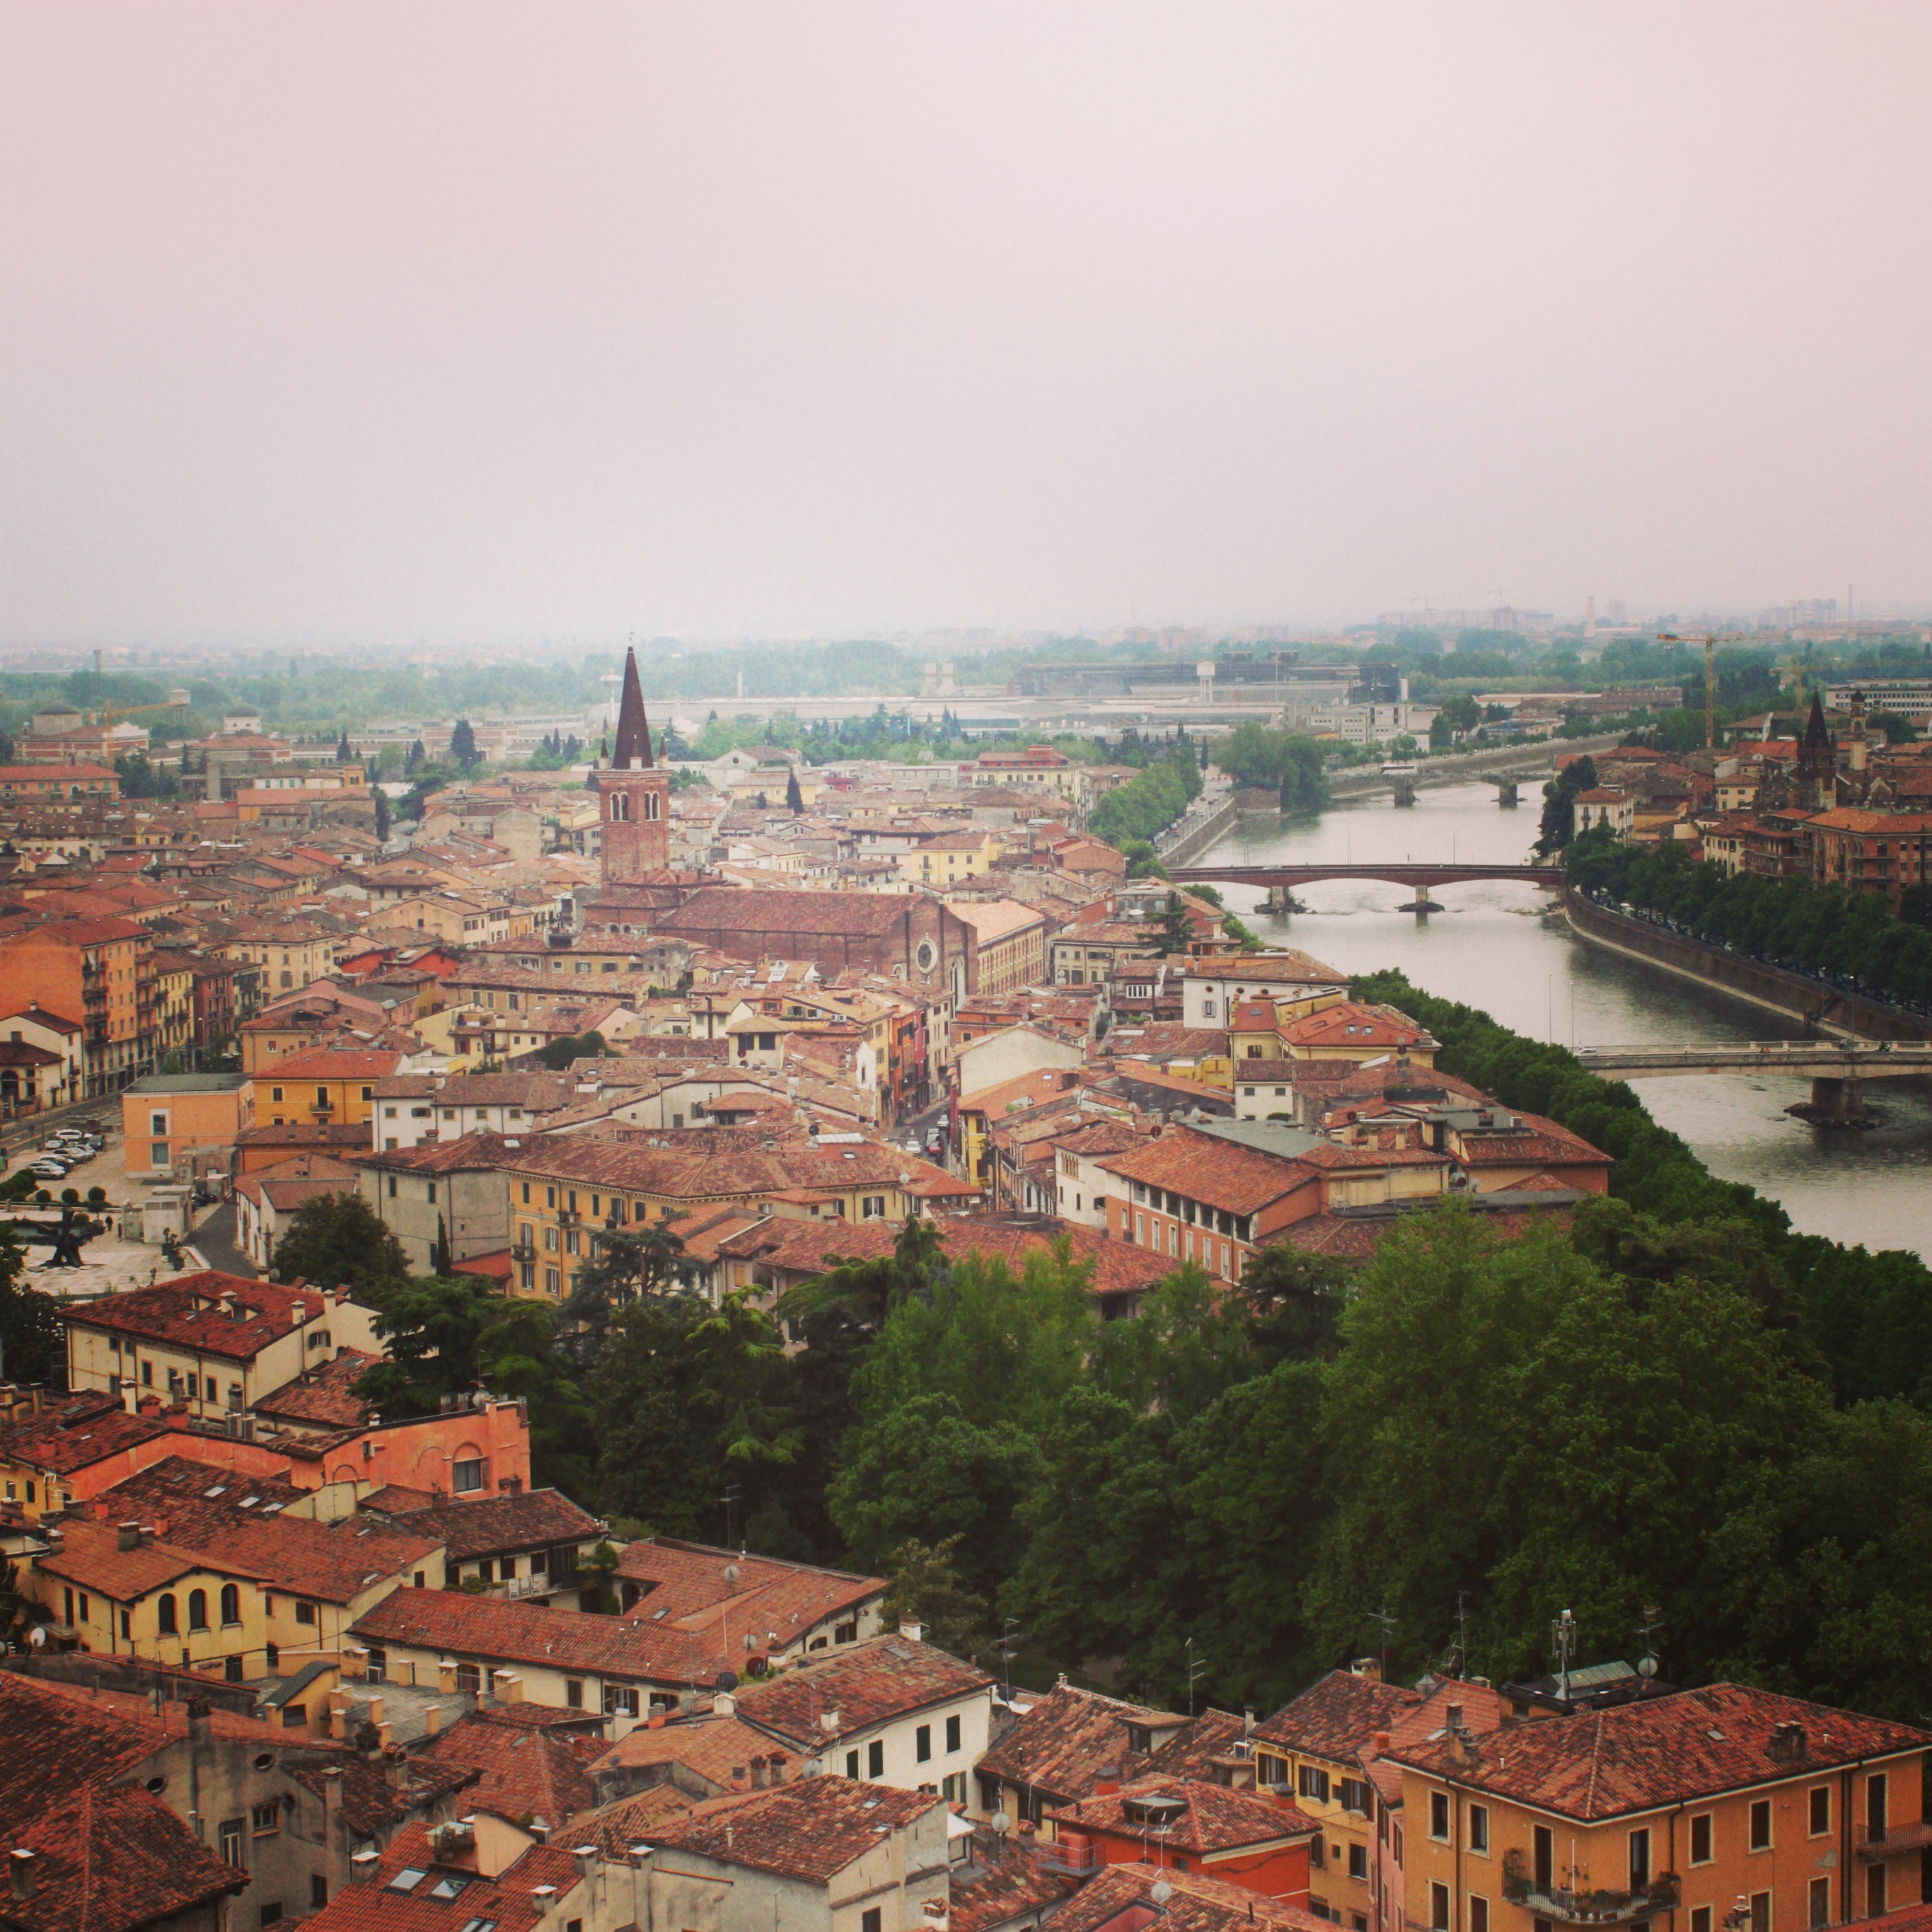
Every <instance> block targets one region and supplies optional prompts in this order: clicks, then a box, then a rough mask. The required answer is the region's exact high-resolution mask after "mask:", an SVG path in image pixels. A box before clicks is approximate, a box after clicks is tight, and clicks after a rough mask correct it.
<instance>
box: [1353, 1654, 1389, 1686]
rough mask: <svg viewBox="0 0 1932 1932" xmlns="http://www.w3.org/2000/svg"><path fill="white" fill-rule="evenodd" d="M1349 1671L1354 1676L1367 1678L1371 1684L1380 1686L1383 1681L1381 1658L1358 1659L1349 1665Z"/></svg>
mask: <svg viewBox="0 0 1932 1932" xmlns="http://www.w3.org/2000/svg"><path fill="white" fill-rule="evenodd" d="M1349 1672H1350V1674H1351V1675H1352V1676H1356V1677H1365V1678H1367V1679H1368V1681H1369V1682H1370V1683H1371V1684H1379V1683H1380V1682H1382V1660H1381V1659H1380V1658H1374V1657H1358V1658H1356V1660H1355V1662H1354V1663H1353V1664H1350V1665H1349Z"/></svg>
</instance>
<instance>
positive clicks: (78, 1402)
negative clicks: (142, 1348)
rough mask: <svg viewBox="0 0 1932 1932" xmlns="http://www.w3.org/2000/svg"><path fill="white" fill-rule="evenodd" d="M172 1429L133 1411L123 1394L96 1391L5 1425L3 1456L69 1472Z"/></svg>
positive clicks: (0, 1432) (56, 1471)
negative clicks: (122, 1399)
mask: <svg viewBox="0 0 1932 1932" xmlns="http://www.w3.org/2000/svg"><path fill="white" fill-rule="evenodd" d="M166 1433H167V1430H166V1427H165V1426H164V1425H163V1424H160V1423H158V1422H157V1421H154V1419H153V1418H152V1417H151V1416H145V1415H129V1414H128V1413H127V1411H126V1409H124V1408H122V1407H121V1403H120V1401H119V1399H118V1397H114V1396H111V1395H108V1394H105V1393H104V1392H103V1391H99V1390H90V1391H86V1393H84V1394H80V1395H77V1396H71V1397H69V1398H68V1400H66V1401H65V1402H56V1403H55V1404H54V1405H53V1406H52V1407H51V1408H49V1409H45V1410H43V1412H41V1413H40V1415H35V1416H30V1417H29V1418H28V1419H27V1420H26V1421H25V1422H17V1423H14V1424H12V1425H11V1426H10V1427H7V1428H5V1429H0V1460H4V1461H6V1462H8V1463H17V1464H19V1465H20V1466H22V1467H23V1468H26V1469H44V1470H46V1471H47V1472H49V1473H50V1474H52V1475H63V1476H64V1475H68V1474H70V1473H71V1472H73V1471H74V1470H76V1469H86V1468H88V1467H89V1466H91V1465H92V1464H93V1463H98V1462H101V1461H104V1460H105V1459H106V1458H107V1457H110V1456H118V1455H119V1454H121V1451H123V1450H124V1449H131V1448H133V1447H134V1446H135V1445H136V1444H137V1443H141V1442H152V1441H153V1440H154V1438H155V1437H156V1436H165V1435H166Z"/></svg>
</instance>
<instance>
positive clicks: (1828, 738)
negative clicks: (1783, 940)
mask: <svg viewBox="0 0 1932 1932" xmlns="http://www.w3.org/2000/svg"><path fill="white" fill-rule="evenodd" d="M629 688H630V687H629V686H628V685H625V690H627V691H628V689H629ZM637 715H639V716H640V717H642V716H643V712H642V711H641V710H640V711H639V712H638V714H637ZM1830 742H1832V733H1831V732H1830V730H1829V728H1828V727H1826V723H1825V705H1824V700H1823V697H1821V696H1820V694H1819V693H1818V692H1817V691H1813V692H1812V694H1811V716H1810V717H1809V718H1807V719H1806V720H1805V743H1806V744H1807V745H1812V746H1817V745H1829V743H1830Z"/></svg>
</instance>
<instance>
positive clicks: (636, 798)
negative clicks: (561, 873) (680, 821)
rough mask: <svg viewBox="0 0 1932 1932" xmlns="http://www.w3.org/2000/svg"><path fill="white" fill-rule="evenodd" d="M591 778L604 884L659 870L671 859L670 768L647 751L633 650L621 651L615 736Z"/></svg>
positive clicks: (647, 728) (648, 743)
mask: <svg viewBox="0 0 1932 1932" xmlns="http://www.w3.org/2000/svg"><path fill="white" fill-rule="evenodd" d="M596 784H597V799H598V817H599V818H600V820H601V821H602V823H601V837H602V841H603V871H604V884H605V885H606V886H613V885H622V884H626V883H630V882H631V881H633V880H638V879H642V878H643V877H645V876H646V874H649V873H652V872H655V871H663V870H664V868H666V867H667V866H668V865H670V772H667V771H665V770H664V769H662V768H661V766H658V764H657V763H656V761H655V759H654V758H653V757H652V753H651V727H650V726H649V724H647V723H646V721H645V718H644V694H643V688H641V687H640V685H639V684H638V682H637V652H636V651H635V650H634V649H633V650H630V651H627V652H625V655H624V691H623V696H622V699H621V700H619V703H618V706H617V741H616V745H614V746H613V748H612V751H611V754H610V763H609V764H608V765H607V766H604V767H603V768H602V769H600V770H599V771H598V773H597V775H596Z"/></svg>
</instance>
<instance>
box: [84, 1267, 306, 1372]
mask: <svg viewBox="0 0 1932 1932" xmlns="http://www.w3.org/2000/svg"><path fill="white" fill-rule="evenodd" d="M223 1298H229V1299H231V1300H232V1301H233V1303H234V1304H235V1305H236V1307H238V1308H239V1310H241V1311H242V1316H243V1319H240V1320H239V1321H238V1320H236V1319H234V1318H233V1316H230V1315H229V1314H227V1313H224V1312H223V1308H222V1307H221V1303H222V1301H223ZM328 1307H329V1303H328V1302H327V1301H326V1299H325V1298H324V1297H323V1295H322V1294H321V1292H320V1291H319V1290H317V1289H292V1288H281V1287H278V1286H276V1285H275V1283H272V1282H266V1281H251V1280H245V1279H244V1278H243V1277H242V1276H240V1275H235V1274H220V1273H219V1272H218V1271H216V1270H214V1269H213V1268H210V1269H208V1270H206V1271H204V1272H203V1273H202V1274H184V1275H180V1276H178V1277H176V1278H175V1280H172V1281H165V1282H162V1283H159V1284H158V1285H157V1286H155V1287H153V1288H137V1289H131V1290H130V1291H129V1292H127V1294H125V1295H103V1296H101V1298H100V1299H99V1300H98V1301H89V1302H83V1303H82V1304H80V1305H79V1306H77V1307H73V1308H63V1309H62V1310H61V1311H60V1318H61V1319H62V1321H63V1322H71V1323H72V1324H73V1325H74V1326H75V1327H77V1328H99V1329H104V1330H106V1331H109V1332H110V1333H112V1334H121V1335H134V1336H138V1337H140V1338H141V1339H142V1340H144V1341H149V1342H162V1343H173V1344H175V1346H178V1347H181V1348H187V1349H194V1350H196V1351H197V1352H199V1353H200V1354H202V1355H217V1356H219V1357H220V1358H221V1359H222V1360H223V1361H236V1362H247V1361H253V1360H254V1358H255V1357H256V1356H257V1355H259V1354H260V1352H262V1351H263V1349H266V1347H268V1346H269V1343H272V1342H278V1341H280V1340H281V1338H282V1337H284V1335H287V1334H289V1333H290V1331H292V1330H293V1329H296V1328H299V1327H301V1326H302V1324H303V1322H304V1321H305V1320H310V1321H314V1320H318V1319H320V1318H321V1317H322V1316H323V1314H324V1313H326V1310H327V1309H328Z"/></svg>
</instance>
